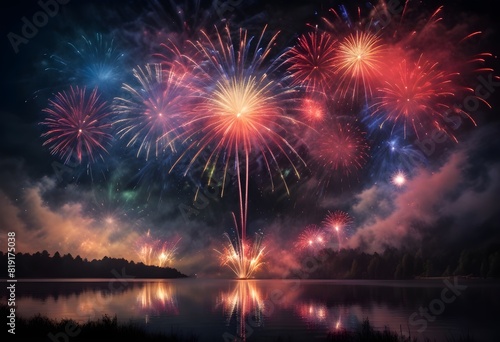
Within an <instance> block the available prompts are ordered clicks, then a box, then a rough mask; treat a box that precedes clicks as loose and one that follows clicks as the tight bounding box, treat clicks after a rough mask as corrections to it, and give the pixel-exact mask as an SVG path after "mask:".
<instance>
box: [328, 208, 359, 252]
mask: <svg viewBox="0 0 500 342" xmlns="http://www.w3.org/2000/svg"><path fill="white" fill-rule="evenodd" d="M352 223H353V220H352V218H351V216H349V214H348V213H346V212H345V211H342V210H336V211H334V212H330V211H329V212H328V214H327V215H326V217H325V219H324V220H323V227H325V229H326V230H327V231H328V232H330V233H331V234H334V235H335V236H336V238H337V241H338V244H339V250H340V248H341V246H342V241H343V240H345V239H347V237H348V232H349V229H350V228H351V225H352Z"/></svg>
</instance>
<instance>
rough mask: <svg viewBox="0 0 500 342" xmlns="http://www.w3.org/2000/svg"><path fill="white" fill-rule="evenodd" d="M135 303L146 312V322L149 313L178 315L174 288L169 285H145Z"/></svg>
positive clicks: (159, 283) (158, 283)
mask: <svg viewBox="0 0 500 342" xmlns="http://www.w3.org/2000/svg"><path fill="white" fill-rule="evenodd" d="M137 303H138V305H139V308H140V309H141V310H143V311H145V312H146V322H147V321H149V313H155V314H160V313H168V314H172V315H177V314H179V309H178V306H177V296H176V293H175V287H174V286H173V285H172V284H171V283H162V282H155V283H145V284H144V285H143V287H142V288H141V290H140V291H139V294H138V295H137Z"/></svg>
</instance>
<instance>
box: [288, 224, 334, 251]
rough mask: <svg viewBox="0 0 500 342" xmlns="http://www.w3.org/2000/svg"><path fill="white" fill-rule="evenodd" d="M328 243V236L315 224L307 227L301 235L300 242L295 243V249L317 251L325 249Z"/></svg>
mask: <svg viewBox="0 0 500 342" xmlns="http://www.w3.org/2000/svg"><path fill="white" fill-rule="evenodd" d="M326 243H327V239H326V234H325V232H324V231H323V229H321V228H320V227H318V226H317V225H315V224H310V225H308V226H306V228H305V229H304V231H303V232H302V233H300V235H299V237H298V240H297V242H296V243H295V247H297V248H298V249H313V250H317V249H319V248H323V247H325V245H326Z"/></svg>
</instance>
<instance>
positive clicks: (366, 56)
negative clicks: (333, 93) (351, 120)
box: [335, 31, 385, 100]
mask: <svg viewBox="0 0 500 342" xmlns="http://www.w3.org/2000/svg"><path fill="white" fill-rule="evenodd" d="M384 56H385V54H384V47H383V45H382V40H381V39H380V37H378V36H377V35H374V34H372V33H366V32H358V31H356V33H355V34H350V35H348V36H347V37H345V38H344V39H343V40H342V41H340V43H339V46H338V53H337V55H336V57H335V63H336V64H337V65H338V74H339V81H340V85H341V86H340V87H339V88H338V89H339V94H340V96H341V97H345V96H346V94H347V93H348V92H349V91H352V98H353V100H354V97H355V96H356V94H357V92H358V91H359V90H360V89H362V90H363V92H364V93H365V94H366V95H367V96H368V97H370V96H371V94H372V88H373V85H374V84H375V83H376V82H377V81H378V80H379V79H380V76H381V75H382V71H383V66H384V64H383V60H384Z"/></svg>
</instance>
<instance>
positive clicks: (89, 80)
mask: <svg viewBox="0 0 500 342" xmlns="http://www.w3.org/2000/svg"><path fill="white" fill-rule="evenodd" d="M66 47H67V49H62V50H64V51H60V53H58V54H53V55H51V56H50V64H49V67H47V68H46V70H48V71H54V72H56V73H57V75H58V76H59V78H60V79H61V81H62V83H64V84H78V85H82V86H86V87H88V88H95V87H99V89H100V90H101V91H104V92H106V93H107V92H108V91H109V92H111V91H116V90H118V88H119V86H120V84H121V82H122V79H123V76H122V75H123V67H124V62H125V55H124V53H123V52H121V51H120V50H119V49H118V48H117V46H116V44H115V42H114V40H113V39H112V38H107V37H105V36H103V35H102V34H100V33H96V34H95V35H94V36H91V37H89V36H85V35H82V36H81V38H80V40H76V41H74V42H68V43H67V44H66Z"/></svg>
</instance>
